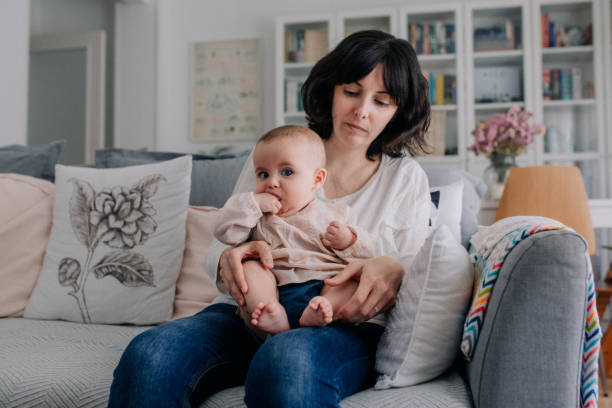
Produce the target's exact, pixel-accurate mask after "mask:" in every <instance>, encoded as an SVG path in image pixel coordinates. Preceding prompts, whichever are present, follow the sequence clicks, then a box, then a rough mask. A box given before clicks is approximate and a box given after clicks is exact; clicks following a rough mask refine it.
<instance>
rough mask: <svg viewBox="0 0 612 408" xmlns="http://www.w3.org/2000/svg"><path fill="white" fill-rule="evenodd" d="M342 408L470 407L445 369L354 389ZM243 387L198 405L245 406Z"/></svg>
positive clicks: (211, 407)
mask: <svg viewBox="0 0 612 408" xmlns="http://www.w3.org/2000/svg"><path fill="white" fill-rule="evenodd" d="M340 406H341V407H342V408H366V407H376V408H441V407H444V408H471V407H472V402H471V398H470V394H469V390H468V388H467V386H466V384H465V382H464V381H463V379H462V378H461V376H460V375H459V374H457V372H455V371H448V372H446V373H444V374H443V375H442V376H440V377H438V378H436V379H435V380H433V381H430V382H428V383H425V384H420V385H417V386H414V387H405V388H394V389H389V390H385V391H378V390H374V389H373V388H369V389H367V390H364V391H361V392H358V393H356V394H353V395H351V396H350V397H347V398H345V399H343V400H342V401H340ZM245 407H246V405H245V404H244V387H233V388H228V389H226V390H223V391H221V392H218V393H216V394H215V395H213V396H212V397H210V398H208V399H207V400H206V401H204V402H203V403H202V404H201V405H200V407H199V408H245Z"/></svg>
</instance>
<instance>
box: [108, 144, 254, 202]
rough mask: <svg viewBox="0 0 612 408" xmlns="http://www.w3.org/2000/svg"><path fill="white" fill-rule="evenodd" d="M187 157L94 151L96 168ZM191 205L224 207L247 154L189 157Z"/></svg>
mask: <svg viewBox="0 0 612 408" xmlns="http://www.w3.org/2000/svg"><path fill="white" fill-rule="evenodd" d="M185 154H187V153H176V152H150V151H146V150H131V149H118V148H108V149H100V150H98V151H96V167H102V168H114V167H125V166H135V165H139V164H147V163H151V162H156V161H164V160H170V159H173V158H176V157H180V156H184V155H185ZM191 156H192V157H193V166H192V170H191V193H190V195H189V204H190V205H208V206H213V207H223V204H225V201H227V199H228V198H229V196H230V195H231V194H232V191H233V190H234V184H236V180H237V179H238V176H239V175H240V171H241V170H242V167H243V166H244V163H245V162H246V159H247V157H248V156H249V152H248V151H245V152H242V153H237V154H223V155H217V156H214V155H205V154H192V155H191Z"/></svg>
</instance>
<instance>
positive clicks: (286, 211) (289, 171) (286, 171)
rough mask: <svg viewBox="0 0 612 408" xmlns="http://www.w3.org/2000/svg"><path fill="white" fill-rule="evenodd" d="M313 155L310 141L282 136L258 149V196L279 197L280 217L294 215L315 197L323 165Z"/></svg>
mask: <svg viewBox="0 0 612 408" xmlns="http://www.w3.org/2000/svg"><path fill="white" fill-rule="evenodd" d="M312 152H313V149H312V147H311V146H310V144H309V143H308V141H306V140H304V139H302V138H299V137H297V138H288V137H281V138H278V139H274V140H272V141H270V142H259V143H257V145H256V146H255V152H254V153H253V165H254V166H255V178H256V179H257V184H256V188H255V193H269V194H272V195H273V196H275V197H276V198H278V199H279V200H280V203H281V206H282V207H281V210H280V212H279V213H278V214H277V215H278V216H280V217H287V216H289V215H293V214H295V213H297V212H298V211H300V210H301V209H302V208H304V207H305V206H306V205H307V204H308V203H309V202H310V201H312V199H313V198H314V194H315V191H316V190H317V188H318V187H319V184H317V183H316V172H317V169H318V168H319V163H318V162H317V160H316V158H315V157H314V155H313V153H312Z"/></svg>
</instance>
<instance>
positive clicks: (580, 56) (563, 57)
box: [542, 45, 593, 64]
mask: <svg viewBox="0 0 612 408" xmlns="http://www.w3.org/2000/svg"><path fill="white" fill-rule="evenodd" d="M591 61H593V46H592V45H580V46H573V47H553V48H542V62H543V63H544V64H557V63H568V62H571V63H576V62H591Z"/></svg>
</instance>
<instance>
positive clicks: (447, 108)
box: [431, 105, 457, 111]
mask: <svg viewBox="0 0 612 408" xmlns="http://www.w3.org/2000/svg"><path fill="white" fill-rule="evenodd" d="M431 110H432V111H455V110H457V105H431Z"/></svg>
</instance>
